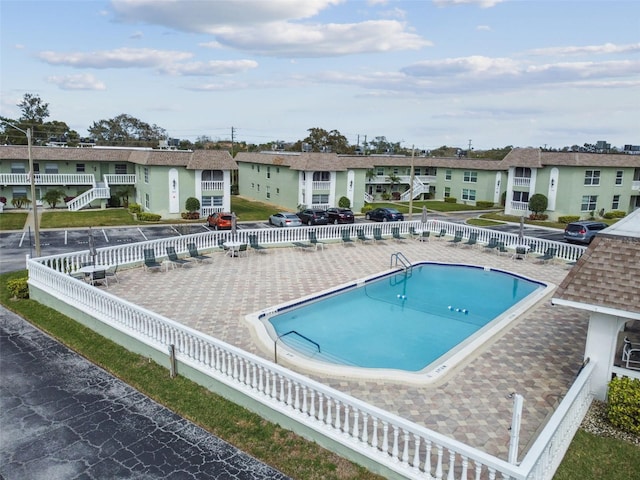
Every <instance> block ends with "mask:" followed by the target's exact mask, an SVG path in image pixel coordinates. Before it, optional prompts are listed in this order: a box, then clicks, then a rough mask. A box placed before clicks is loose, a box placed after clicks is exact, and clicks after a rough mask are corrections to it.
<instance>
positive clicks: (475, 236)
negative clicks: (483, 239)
mask: <svg viewBox="0 0 640 480" xmlns="http://www.w3.org/2000/svg"><path fill="white" fill-rule="evenodd" d="M477 243H478V232H471V233H470V234H469V239H468V240H467V241H466V242H464V243H463V245H465V246H467V247H473V246H474V245H475V244H477Z"/></svg>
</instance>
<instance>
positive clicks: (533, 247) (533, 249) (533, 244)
mask: <svg viewBox="0 0 640 480" xmlns="http://www.w3.org/2000/svg"><path fill="white" fill-rule="evenodd" d="M537 248H538V246H537V245H536V242H529V253H536V249H537Z"/></svg>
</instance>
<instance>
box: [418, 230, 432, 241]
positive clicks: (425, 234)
mask: <svg viewBox="0 0 640 480" xmlns="http://www.w3.org/2000/svg"><path fill="white" fill-rule="evenodd" d="M430 236H431V231H430V230H423V231H422V233H421V234H420V236H419V237H418V238H417V239H416V240H418V241H420V242H428V241H429V237H430Z"/></svg>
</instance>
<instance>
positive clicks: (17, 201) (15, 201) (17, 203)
mask: <svg viewBox="0 0 640 480" xmlns="http://www.w3.org/2000/svg"><path fill="white" fill-rule="evenodd" d="M11 205H13V206H14V207H16V208H23V207H26V206H27V205H31V200H29V199H28V198H27V197H15V198H12V199H11Z"/></svg>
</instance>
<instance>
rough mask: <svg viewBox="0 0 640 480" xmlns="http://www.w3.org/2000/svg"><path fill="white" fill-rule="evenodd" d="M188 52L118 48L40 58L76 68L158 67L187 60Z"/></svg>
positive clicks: (48, 55)
mask: <svg viewBox="0 0 640 480" xmlns="http://www.w3.org/2000/svg"><path fill="white" fill-rule="evenodd" d="M192 56H193V54H191V53H188V52H178V51H167V50H153V49H149V48H118V49H115V50H102V51H97V52H72V53H65V52H52V51H46V52H40V53H39V54H38V58H40V59H41V60H44V61H45V62H47V63H49V64H51V65H65V66H68V67H76V68H132V67H158V66H161V65H164V64H166V63H168V62H175V61H179V60H186V59H189V58H191V57H192Z"/></svg>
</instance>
